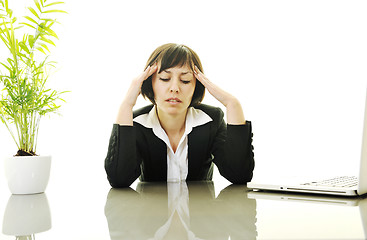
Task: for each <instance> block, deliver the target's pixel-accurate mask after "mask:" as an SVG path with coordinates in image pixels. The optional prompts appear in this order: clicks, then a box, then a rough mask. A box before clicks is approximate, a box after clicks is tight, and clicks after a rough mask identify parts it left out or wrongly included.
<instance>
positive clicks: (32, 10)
mask: <svg viewBox="0 0 367 240" xmlns="http://www.w3.org/2000/svg"><path fill="white" fill-rule="evenodd" d="M28 9H29V11H31V13H33V15H34V16H36V17H37V18H38V19H40V17H39V16H38V14H37V12H36V10H34V9H33V8H31V7H28Z"/></svg>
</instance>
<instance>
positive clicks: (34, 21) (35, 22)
mask: <svg viewBox="0 0 367 240" xmlns="http://www.w3.org/2000/svg"><path fill="white" fill-rule="evenodd" d="M24 18H26V19H27V20H29V21H30V22H32V23H34V24H36V25H38V22H37V21H36V20H34V19H33V18H31V17H28V16H25V17H24Z"/></svg>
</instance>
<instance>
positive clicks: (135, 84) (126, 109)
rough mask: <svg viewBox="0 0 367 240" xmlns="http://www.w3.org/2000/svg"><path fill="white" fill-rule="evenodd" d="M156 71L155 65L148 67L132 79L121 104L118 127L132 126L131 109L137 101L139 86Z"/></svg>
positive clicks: (156, 66)
mask: <svg viewBox="0 0 367 240" xmlns="http://www.w3.org/2000/svg"><path fill="white" fill-rule="evenodd" d="M157 69H158V65H157V63H155V64H153V65H151V66H148V67H147V68H146V69H145V70H144V72H142V73H141V74H140V75H139V76H138V77H136V78H134V80H133V81H132V82H131V85H130V88H129V90H128V91H127V93H126V95H125V98H124V100H123V101H122V103H121V106H120V109H119V112H118V115H117V119H116V123H117V124H119V125H128V126H132V125H133V112H132V110H133V107H134V106H135V104H136V100H137V99H138V97H139V95H140V92H141V86H142V85H143V82H144V81H145V80H146V79H147V78H148V77H150V76H151V75H152V74H153V73H155V72H156V71H157Z"/></svg>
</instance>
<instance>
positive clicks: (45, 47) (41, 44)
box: [38, 43, 50, 52]
mask: <svg viewBox="0 0 367 240" xmlns="http://www.w3.org/2000/svg"><path fill="white" fill-rule="evenodd" d="M38 44H39V45H40V46H42V47H43V48H44V49H46V50H47V51H48V52H50V50H49V49H48V47H47V45H46V44H44V43H38Z"/></svg>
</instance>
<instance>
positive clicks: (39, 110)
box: [0, 0, 66, 156]
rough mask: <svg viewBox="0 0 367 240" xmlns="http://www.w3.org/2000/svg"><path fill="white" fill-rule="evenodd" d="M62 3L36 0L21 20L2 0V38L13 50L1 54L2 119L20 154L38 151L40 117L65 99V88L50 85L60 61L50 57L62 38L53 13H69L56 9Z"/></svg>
mask: <svg viewBox="0 0 367 240" xmlns="http://www.w3.org/2000/svg"><path fill="white" fill-rule="evenodd" d="M60 4H63V2H55V1H50V0H34V6H33V7H28V16H24V20H25V21H23V22H20V23H18V21H17V18H16V17H14V16H13V11H12V10H11V9H10V8H9V5H8V0H0V39H1V40H2V43H3V44H2V45H3V46H4V47H6V49H7V50H6V51H7V52H8V53H9V55H8V56H6V57H4V56H0V58H3V57H4V59H0V64H1V65H0V91H1V96H0V119H1V121H2V122H3V123H4V124H5V126H6V128H7V129H8V131H9V133H10V134H11V136H12V138H13V140H14V141H15V143H16V145H17V147H18V152H17V154H16V155H18V156H22V155H23V156H24V155H36V153H35V152H36V147H37V136H38V129H39V124H40V119H41V117H43V116H45V115H47V114H49V113H55V112H57V111H58V109H59V108H60V105H58V103H59V100H62V101H63V99H62V98H61V97H60V96H61V95H62V94H63V93H65V92H59V91H56V90H52V89H49V88H46V82H47V80H48V78H49V75H50V70H51V69H52V68H55V64H56V63H55V62H52V61H49V60H48V58H49V53H50V47H51V46H56V45H55V43H54V40H55V39H58V36H57V35H56V33H55V32H54V31H53V30H52V28H53V27H54V24H55V23H57V21H56V19H54V18H51V17H52V16H53V15H54V14H58V13H66V12H65V11H63V10H59V9H55V7H57V6H60ZM20 31H21V33H20V34H19V32H20ZM18 35H19V36H18ZM0 42H1V41H0ZM0 47H1V45H0ZM1 85H2V86H1Z"/></svg>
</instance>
